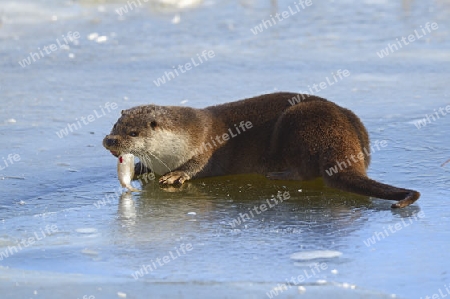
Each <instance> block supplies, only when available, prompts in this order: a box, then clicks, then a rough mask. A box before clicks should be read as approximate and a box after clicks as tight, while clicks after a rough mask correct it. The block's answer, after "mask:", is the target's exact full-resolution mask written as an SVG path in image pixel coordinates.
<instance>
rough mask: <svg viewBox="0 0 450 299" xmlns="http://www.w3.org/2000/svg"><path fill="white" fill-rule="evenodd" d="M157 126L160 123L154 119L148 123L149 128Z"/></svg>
mask: <svg viewBox="0 0 450 299" xmlns="http://www.w3.org/2000/svg"><path fill="white" fill-rule="evenodd" d="M157 126H158V124H157V123H156V121H154V120H153V121H151V122H149V123H147V128H152V129H155V128H156V127H157Z"/></svg>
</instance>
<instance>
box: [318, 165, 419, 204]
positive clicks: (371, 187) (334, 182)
mask: <svg viewBox="0 0 450 299" xmlns="http://www.w3.org/2000/svg"><path fill="white" fill-rule="evenodd" d="M323 177H324V180H325V183H326V184H327V185H328V186H330V187H333V188H337V189H341V190H344V191H350V192H354V193H357V194H361V195H366V196H373V197H378V198H381V199H389V200H398V202H397V203H395V204H393V205H392V206H391V207H392V208H403V207H406V206H409V205H410V204H412V203H414V202H415V201H416V200H418V199H419V197H420V193H419V192H417V191H414V190H409V189H403V188H397V187H394V186H391V185H387V184H383V183H380V182H377V181H375V180H372V179H370V178H368V177H367V176H365V175H362V174H359V173H356V172H349V171H348V172H340V173H336V174H334V175H331V176H329V175H327V174H325V175H324V176H323Z"/></svg>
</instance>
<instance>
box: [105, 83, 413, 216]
mask: <svg viewBox="0 0 450 299" xmlns="http://www.w3.org/2000/svg"><path fill="white" fill-rule="evenodd" d="M300 97H301V98H302V100H301V101H298V102H299V103H298V104H296V105H291V104H290V102H292V99H293V98H296V99H300ZM289 100H291V101H289ZM103 145H104V147H105V148H106V149H108V150H110V151H111V153H112V154H113V155H115V156H117V155H119V154H121V153H132V154H134V155H135V156H137V157H138V158H139V159H140V161H141V162H142V164H143V165H144V166H145V167H144V169H145V170H144V171H142V169H141V168H142V167H140V166H141V165H136V168H137V169H136V170H137V171H138V172H139V171H140V173H143V172H145V171H149V169H151V170H152V171H153V172H155V173H156V174H158V175H161V177H160V179H159V183H160V184H161V185H174V184H183V182H185V181H186V180H190V179H196V178H201V177H208V176H220V175H229V174H242V173H258V174H263V175H265V176H266V177H267V178H269V179H282V180H308V179H313V178H316V177H323V179H324V181H325V183H326V185H328V186H330V187H334V188H338V189H342V190H345V191H350V192H354V193H358V194H361V195H366V196H373V197H378V198H382V199H389V200H397V201H398V202H397V203H395V204H393V205H392V207H393V208H402V207H405V206H408V205H410V204H412V203H413V202H415V201H416V200H417V199H418V198H419V196H420V193H419V192H417V191H414V190H409V189H403V188H397V187H394V186H391V185H387V184H383V183H380V182H377V181H374V180H372V179H370V178H368V177H367V175H366V169H367V167H368V166H369V162H370V152H369V149H370V145H369V136H368V133H367V130H366V129H365V127H364V125H363V124H362V123H361V121H360V119H359V118H358V117H357V116H356V115H355V114H354V113H353V112H351V111H350V110H348V109H345V108H342V107H340V106H338V105H336V104H334V103H332V102H330V101H328V100H326V99H323V98H320V97H316V96H311V95H301V94H295V93H284V92H283V93H274V94H267V95H261V96H258V97H254V98H249V99H244V100H241V101H237V102H231V103H227V104H222V105H217V106H210V107H206V108H204V109H194V108H188V107H175V106H156V105H145V106H138V107H134V108H131V109H128V110H125V111H122V116H121V117H120V118H119V120H118V121H117V123H116V124H115V125H114V127H113V129H112V131H111V134H110V135H107V136H106V137H105V138H104V140H103ZM362 153H365V154H362ZM356 156H357V157H358V159H356V158H355V157H356ZM350 157H352V158H351V159H352V161H351V162H352V163H350V160H349V159H350ZM340 161H347V162H349V163H347V164H348V165H347V164H346V165H345V167H341V166H340V169H339V171H336V172H335V173H333V172H331V173H330V172H329V171H327V170H330V169H331V168H335V167H336V165H337V164H338V163H339V164H341V163H340Z"/></svg>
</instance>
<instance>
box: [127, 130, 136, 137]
mask: <svg viewBox="0 0 450 299" xmlns="http://www.w3.org/2000/svg"><path fill="white" fill-rule="evenodd" d="M128 135H130V136H131V137H137V136H138V135H139V134H138V132H136V131H132V132H130V133H129V134H128Z"/></svg>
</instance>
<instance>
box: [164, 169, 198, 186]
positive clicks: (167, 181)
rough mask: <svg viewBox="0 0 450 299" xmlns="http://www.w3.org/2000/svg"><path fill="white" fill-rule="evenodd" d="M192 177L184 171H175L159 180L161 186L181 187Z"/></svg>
mask: <svg viewBox="0 0 450 299" xmlns="http://www.w3.org/2000/svg"><path fill="white" fill-rule="evenodd" d="M190 178H191V177H190V176H189V175H188V174H187V173H186V172H184V171H173V172H169V173H168V174H165V175H163V176H162V177H160V178H159V183H160V184H161V185H175V184H176V185H181V184H183V183H184V182H185V181H187V180H189V179H190Z"/></svg>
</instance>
